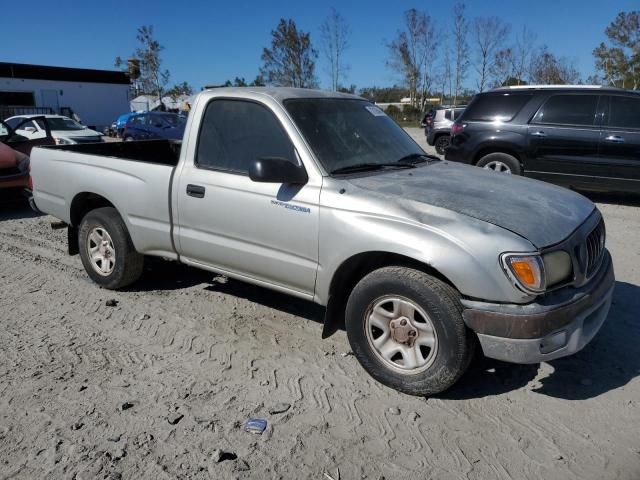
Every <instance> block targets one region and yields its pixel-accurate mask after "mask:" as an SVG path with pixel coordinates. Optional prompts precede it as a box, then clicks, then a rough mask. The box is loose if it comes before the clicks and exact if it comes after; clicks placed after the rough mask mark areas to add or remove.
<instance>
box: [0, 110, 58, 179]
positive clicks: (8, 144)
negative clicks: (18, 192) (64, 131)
mask: <svg viewBox="0 0 640 480" xmlns="http://www.w3.org/2000/svg"><path fill="white" fill-rule="evenodd" d="M38 118H42V121H43V122H44V124H45V126H46V128H45V130H46V133H47V135H46V136H45V137H43V138H38V139H35V140H29V139H27V138H26V137H23V136H22V135H18V134H17V133H15V130H16V129H17V128H16V129H13V128H11V127H10V126H9V125H7V124H6V123H4V122H0V189H9V188H28V189H30V188H31V177H30V175H29V155H30V154H31V149H32V148H33V147H35V146H39V145H55V143H56V142H55V140H54V139H53V137H52V136H51V130H50V128H49V124H48V123H47V121H46V119H45V118H44V117H38ZM32 120H33V118H28V119H25V122H26V121H32ZM20 125H22V123H20V124H18V125H17V127H20Z"/></svg>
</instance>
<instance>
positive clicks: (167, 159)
mask: <svg viewBox="0 0 640 480" xmlns="http://www.w3.org/2000/svg"><path fill="white" fill-rule="evenodd" d="M179 152H180V142H173V141H169V140H153V141H139V142H105V143H93V144H91V143H86V144H78V145H60V146H56V147H38V148H34V149H33V151H32V152H31V177H32V179H33V198H34V201H35V204H36V206H37V207H38V208H40V209H42V210H43V211H46V212H47V213H49V214H51V215H53V216H55V217H57V218H59V219H61V220H63V221H65V222H67V223H69V224H70V225H74V226H77V222H78V221H79V218H72V217H73V212H74V200H76V199H78V198H80V199H82V198H83V196H84V195H86V193H85V192H91V196H92V198H101V199H102V200H101V201H102V202H103V203H104V202H108V204H111V205H113V206H114V207H115V208H116V209H117V210H118V212H119V213H120V215H121V216H122V219H123V220H124V222H125V224H126V225H127V228H128V230H129V232H130V235H131V240H132V241H133V244H134V245H135V247H136V249H137V250H138V251H139V252H140V253H144V254H149V255H158V256H162V257H167V258H174V257H175V252H174V249H173V245H172V239H171V208H170V192H171V179H172V178H173V172H174V170H175V168H176V165H177V164H178V157H179Z"/></svg>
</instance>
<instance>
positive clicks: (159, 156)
mask: <svg viewBox="0 0 640 480" xmlns="http://www.w3.org/2000/svg"><path fill="white" fill-rule="evenodd" d="M181 145H182V142H181V141H178V140H140V141H133V142H104V143H84V144H83V143H79V144H77V145H59V146H55V147H48V148H50V149H52V150H64V151H68V152H77V153H84V154H88V155H97V156H101V157H115V158H118V159H121V160H135V161H138V162H148V163H157V164H160V165H169V166H171V167H175V166H176V165H177V164H178V159H179V158H180V147H181Z"/></svg>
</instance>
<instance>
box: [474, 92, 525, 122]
mask: <svg viewBox="0 0 640 480" xmlns="http://www.w3.org/2000/svg"><path fill="white" fill-rule="evenodd" d="M532 97H533V95H532V94H530V93H512V92H509V93H498V92H496V93H489V94H483V95H477V96H476V97H475V98H474V99H473V100H472V101H471V103H470V104H469V106H468V107H467V108H466V109H465V110H464V115H462V119H463V120H464V121H465V122H466V121H470V122H509V121H511V120H512V119H513V118H514V117H515V116H516V115H517V114H518V113H519V112H520V110H522V107H524V106H525V105H526V104H527V102H529V100H531V98H532Z"/></svg>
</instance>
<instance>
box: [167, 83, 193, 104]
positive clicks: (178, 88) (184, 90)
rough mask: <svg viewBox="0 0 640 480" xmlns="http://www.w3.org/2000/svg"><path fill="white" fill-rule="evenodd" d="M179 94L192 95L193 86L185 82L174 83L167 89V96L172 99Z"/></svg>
mask: <svg viewBox="0 0 640 480" xmlns="http://www.w3.org/2000/svg"><path fill="white" fill-rule="evenodd" d="M181 95H193V88H192V87H191V85H189V84H188V83H187V82H182V83H176V84H175V85H174V86H173V87H171V88H170V89H169V90H167V96H168V97H171V98H173V99H174V100H175V99H177V98H178V97H180V96H181Z"/></svg>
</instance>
